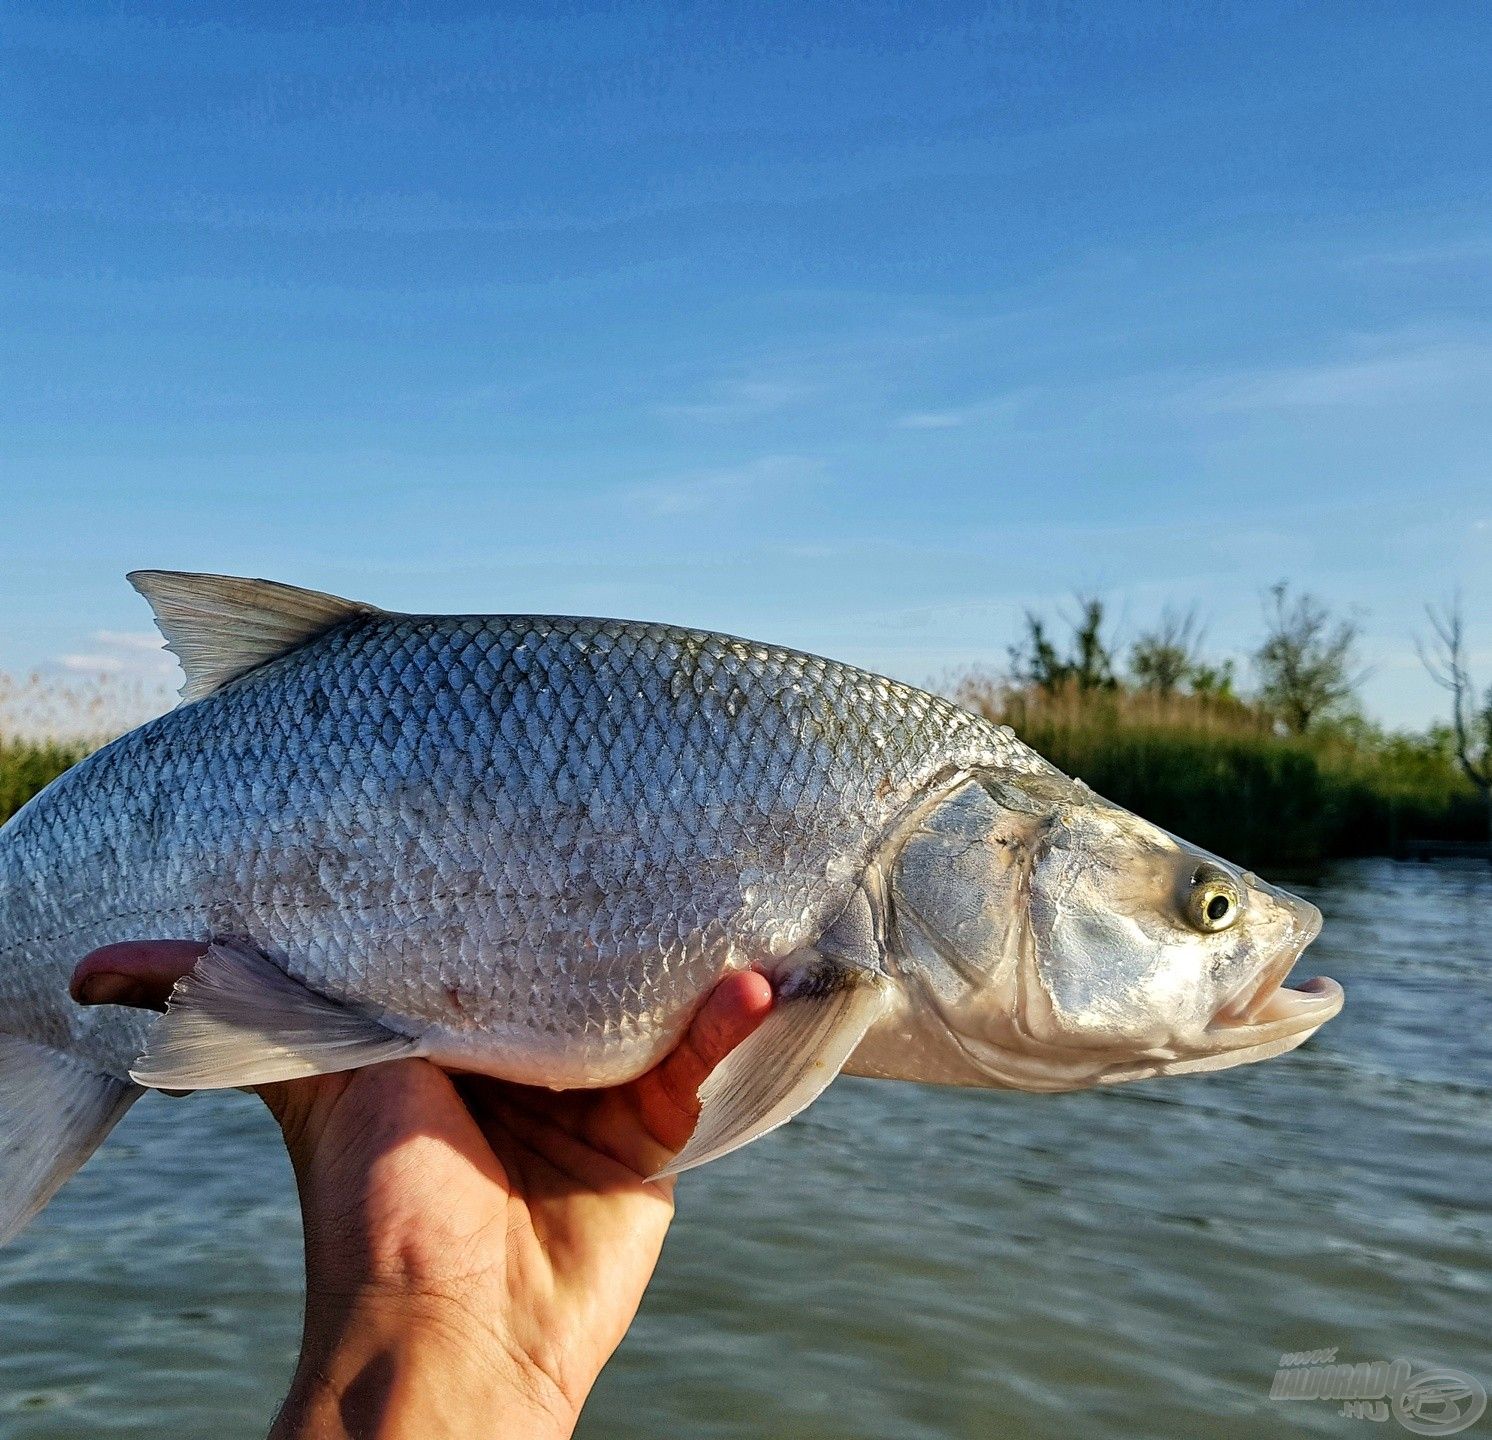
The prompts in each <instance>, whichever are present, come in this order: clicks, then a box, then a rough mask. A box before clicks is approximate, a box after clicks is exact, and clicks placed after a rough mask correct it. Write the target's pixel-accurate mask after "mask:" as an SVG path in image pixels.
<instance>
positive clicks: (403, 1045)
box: [130, 944, 421, 1090]
mask: <svg viewBox="0 0 1492 1440" xmlns="http://www.w3.org/2000/svg"><path fill="white" fill-rule="evenodd" d="M420 1053H421V1046H420V1042H419V1041H418V1040H413V1039H411V1038H410V1037H409V1036H407V1035H398V1034H395V1033H394V1032H393V1031H392V1030H390V1029H388V1028H387V1027H386V1026H384V1025H381V1024H379V1022H378V1021H377V1020H372V1019H369V1018H368V1017H367V1016H365V1015H359V1014H357V1013H355V1012H354V1011H352V1010H349V1009H348V1008H347V1007H346V1006H344V1005H341V1004H339V1003H338V1002H337V1001H335V1000H329V999H327V998H326V996H324V995H318V994H317V993H316V992H315V991H314V990H311V989H309V988H307V987H306V986H305V985H302V984H301V983H300V981H299V980H294V979H292V978H291V977H290V976H289V975H287V974H285V972H284V971H283V970H281V969H280V967H279V966H278V965H276V964H274V963H273V962H272V961H271V960H268V959H266V958H265V957H264V956H263V955H261V954H259V953H258V952H257V951H255V950H250V949H248V948H246V947H242V946H237V945H221V944H219V945H214V946H212V948H211V949H209V950H208V952H207V954H205V955H204V956H203V957H202V958H201V959H200V960H199V961H198V962H197V964H196V965H195V966H194V967H193V969H192V971H191V973H190V974H189V975H185V976H183V977H182V979H180V980H178V981H177V982H176V988H175V989H174V990H173V991H172V992H171V999H170V1001H169V1003H168V1005H167V1007H166V1013H165V1014H164V1015H163V1016H162V1017H161V1018H160V1019H159V1020H158V1021H157V1022H156V1024H155V1028H154V1029H153V1030H152V1031H151V1035H150V1040H149V1042H148V1044H147V1046H146V1050H145V1053H144V1054H143V1055H142V1056H140V1058H139V1059H138V1060H136V1061H135V1064H134V1068H133V1069H132V1070H131V1071H130V1076H131V1078H132V1079H133V1080H135V1081H136V1082H137V1083H139V1084H141V1085H149V1086H152V1087H154V1088H156V1089H160V1090H226V1089H233V1088H235V1087H239V1086H248V1085H267V1084H270V1083H271V1082H273V1081H276V1080H299V1079H303V1078H304V1077H305V1076H307V1075H330V1074H334V1073H335V1072H337V1071H340V1070H358V1069H361V1068H362V1067H363V1066H364V1065H376V1064H379V1063H380V1062H382V1061H385V1060H399V1059H404V1058H407V1057H409V1056H412V1055H418V1054H420Z"/></svg>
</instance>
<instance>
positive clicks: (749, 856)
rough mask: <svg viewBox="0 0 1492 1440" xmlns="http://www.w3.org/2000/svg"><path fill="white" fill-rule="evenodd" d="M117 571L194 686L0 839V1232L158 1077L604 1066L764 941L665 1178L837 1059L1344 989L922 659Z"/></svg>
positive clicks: (1231, 886)
mask: <svg viewBox="0 0 1492 1440" xmlns="http://www.w3.org/2000/svg"><path fill="white" fill-rule="evenodd" d="M130 578H131V580H132V582H133V583H134V584H135V586H136V588H137V589H139V590H140V591H141V592H142V593H143V594H144V595H145V597H146V598H147V599H148V600H149V601H150V603H151V605H152V606H153V608H154V610H155V614H156V618H157V621H158V623H159V625H160V627H161V629H162V631H163V633H164V634H165V636H166V639H167V642H168V644H169V645H170V647H171V648H172V650H173V651H174V652H175V653H176V654H177V656H178V657H179V658H180V660H181V662H182V665H183V668H184V670H185V672H186V676H187V684H186V686H185V688H184V690H183V696H184V700H185V703H183V704H182V705H181V706H179V707H178V708H177V709H176V710H175V711H173V712H172V713H171V714H169V715H166V716H163V717H162V718H160V719H158V720H155V721H152V722H151V723H149V724H147V725H144V726H142V727H140V728H139V729H137V730H134V731H132V732H131V733H130V734H128V735H125V736H124V737H123V738H121V739H119V740H117V741H115V742H114V743H113V744H112V745H109V746H107V747H106V748H104V749H103V750H100V751H99V752H97V753H96V754H94V755H93V756H91V757H90V758H89V759H87V760H85V761H83V762H82V763H81V764H80V765H78V766H77V767H76V768H74V769H73V770H72V771H70V772H68V773H67V774H66V775H64V776H62V777H61V778H60V779H59V780H57V781H56V782H55V783H54V784H53V785H51V786H50V787H49V788H48V789H47V790H45V791H44V792H42V794H40V795H38V796H37V797H36V798H35V799H34V800H32V801H31V803H30V804H29V805H27V806H26V807H25V808H24V809H22V810H21V811H20V812H19V813H18V814H17V815H16V816H15V817H14V818H13V819H12V820H11V821H10V823H9V824H8V825H6V826H5V827H4V829H3V830H0V1239H3V1238H6V1237H8V1235H10V1234H13V1233H14V1232H15V1231H16V1230H17V1229H19V1228H20V1226H21V1225H23V1224H24V1223H25V1221H26V1220H27V1219H29V1218H30V1216H31V1215H32V1214H34V1213H35V1211H36V1210H37V1209H39V1208H40V1206H41V1205H42V1204H44V1203H45V1201H46V1200H47V1199H48V1198H49V1197H50V1195H51V1194H52V1193H53V1192H54V1191H55V1189H56V1188H57V1187H58V1186H59V1185H60V1184H61V1183H62V1182H63V1181H64V1180H65V1179H66V1178H67V1176H68V1175H70V1174H71V1173H72V1172H73V1171H74V1170H75V1169H76V1168H77V1167H78V1166H79V1165H80V1164H82V1162H83V1161H84V1160H85V1159H86V1158H87V1156H88V1155H89V1154H90V1153H91V1152H92V1151H93V1149H94V1148H95V1147H96V1146H97V1145H98V1143H99V1141H100V1140H101V1139H102V1138H103V1136H104V1135H105V1134H107V1133H108V1130H109V1129H110V1127H111V1126H112V1125H113V1124H114V1123H115V1121H116V1120H118V1118H119V1117H120V1116H121V1115H122V1114H123V1113H124V1111H125V1110H126V1109H127V1108H128V1107H129V1105H130V1104H131V1103H132V1102H133V1101H134V1100H135V1099H136V1098H137V1097H138V1096H139V1095H140V1094H141V1093H143V1088H144V1087H148V1086H156V1087H160V1088H172V1089H199V1088H213V1087H225V1086H238V1085H250V1084H258V1083H263V1082H266V1081H270V1080H275V1079H286V1078H292V1077H295V1076H303V1075H309V1074H316V1073H325V1072H330V1071H335V1070H346V1069H351V1068H356V1067H358V1066H361V1065H367V1064H372V1063H376V1062H378V1061H380V1060H384V1059H389V1058H393V1057H396V1056H405V1055H421V1056H426V1057H429V1058H430V1059H432V1060H434V1061H436V1062H437V1063H439V1064H442V1065H445V1066H447V1067H449V1068H452V1069H463V1070H470V1071H477V1072H482V1073H486V1074H491V1075H494V1076H499V1077H504V1078H509V1079H513V1080H519V1081H524V1082H528V1083H537V1084H544V1085H550V1086H555V1087H558V1088H569V1087H583V1086H602V1085H611V1084H616V1083H619V1082H622V1081H625V1080H627V1079H630V1078H632V1077H634V1076H636V1075H638V1074H640V1073H642V1072H643V1071H644V1070H646V1069H647V1068H648V1067H649V1066H651V1065H653V1064H654V1063H655V1062H656V1061H657V1060H658V1059H659V1058H660V1057H661V1056H662V1055H664V1054H665V1053H666V1052H667V1051H668V1050H669V1049H670V1048H671V1047H672V1046H673V1045H674V1044H675V1043H676V1042H677V1040H678V1039H679V1037H680V1035H681V1034H682V1032H683V1030H684V1029H685V1027H686V1026H687V1025H688V1023H689V1020H690V1018H691V1017H692V1016H693V1014H694V1012H695V1011H696V1010H697V1008H698V1007H699V1005H700V1004H701V1003H702V1001H703V999H704V997H705V996H706V995H707V994H708V992H709V991H710V989H711V988H712V987H713V986H714V984H715V983H716V982H717V981H718V980H719V979H720V978H721V977H722V976H723V975H725V974H727V973H729V972H731V971H733V970H738V969H742V968H745V967H755V968H757V969H759V970H761V971H762V972H763V973H765V974H766V975H767V976H768V977H769V978H770V979H771V981H772V983H773V986H774V989H775V991H776V995H777V1002H778V1003H777V1004H776V1005H775V1006H774V1009H773V1011H772V1012H771V1014H770V1015H769V1017H768V1019H767V1020H766V1022H765V1023H764V1024H763V1025H762V1026H761V1028H760V1029H759V1030H757V1031H756V1033H755V1034H754V1035H753V1036H752V1037H751V1039H749V1040H748V1041H747V1042H746V1043H745V1044H744V1045H742V1046H741V1047H739V1048H738V1049H737V1050H736V1051H735V1052H734V1053H733V1054H732V1056H731V1057H730V1058H729V1059H728V1060H727V1061H726V1062H725V1064H724V1065H722V1066H721V1067H720V1068H719V1069H718V1070H717V1071H716V1072H715V1074H714V1075H713V1076H712V1077H711V1078H710V1080H709V1081H708V1082H707V1083H706V1085H705V1087H704V1089H703V1091H702V1092H701V1099H702V1103H703V1110H702V1114H701V1118H700V1122H699V1125H698V1127H697V1129H696V1132H695V1134H694V1137H693V1138H692V1139H691V1140H690V1142H689V1144H688V1146H687V1147H686V1149H685V1150H684V1151H683V1152H682V1153H681V1154H680V1155H679V1156H678V1157H677V1159H676V1160H675V1161H674V1162H673V1164H672V1165H671V1166H670V1167H669V1171H670V1172H672V1171H676V1170H682V1169H687V1168H689V1167H690V1166H692V1165H696V1164H700V1163H703V1162H704V1161H706V1160H710V1159H713V1158H715V1157H716V1156H718V1155H721V1154H724V1153H726V1152H727V1151H729V1150H733V1149H735V1148H736V1147H737V1146H739V1145H742V1144H745V1143H747V1142H748V1141H750V1140H753V1139H755V1138H757V1137H758V1136H759V1135H762V1134H764V1133H766V1132H767V1131H768V1130H770V1129H772V1128H774V1127H775V1126H777V1125H779V1124H781V1123H782V1122H783V1121H785V1120H787V1119H788V1118H790V1117H791V1116H792V1115H794V1114H796V1113H797V1112H798V1111H799V1110H801V1109H802V1108H803V1107H804V1106H805V1105H807V1104H809V1103H810V1102H811V1101H812V1100H813V1099H814V1098H815V1097H816V1096H817V1095H818V1094H819V1093H820V1092H821V1091H822V1090H823V1089H824V1087H825V1086H826V1085H827V1084H828V1083H829V1082H830V1081H831V1080H832V1079H833V1078H834V1076H835V1075H836V1074H838V1073H839V1072H840V1070H841V1069H843V1070H845V1071H847V1072H848V1073H851V1074H861V1075H873V1076H882V1077H888V1078H898V1079H907V1080H927V1081H936V1082H942V1083H949V1084H960V1085H980V1086H997V1087H1008V1088H1016V1089H1025V1090H1065V1089H1073V1088H1079V1087H1083V1086H1089V1085H1095V1084H1107V1083H1112V1082H1116V1081H1121V1080H1130V1079H1136V1078H1139V1077H1142V1076H1147V1075H1157V1074H1177V1073H1184V1072H1188V1071H1198V1070H1213V1069H1221V1068H1223V1067H1225V1066H1228V1065H1234V1064H1239V1063H1242V1062H1244V1061H1248V1060H1255V1059H1262V1058H1264V1057H1266V1056H1269V1055H1274V1054H1278V1053H1280V1052H1282V1051H1284V1050H1288V1049H1290V1048H1292V1047H1294V1046H1296V1045H1298V1044H1300V1043H1301V1042H1302V1041H1303V1040H1304V1039H1305V1038H1306V1037H1307V1036H1308V1035H1310V1034H1311V1033H1313V1032H1314V1031H1315V1030H1316V1029H1317V1028H1318V1027H1319V1026H1320V1025H1321V1024H1323V1023H1324V1022H1325V1021H1326V1020H1328V1019H1330V1018H1331V1017H1332V1016H1333V1015H1334V1014H1336V1012H1337V1010H1338V1009H1339V1008H1340V1007H1341V1003H1342V992H1341V989H1340V987H1339V986H1337V985H1336V984H1335V982H1332V981H1327V980H1320V981H1313V982H1311V983H1310V984H1309V985H1307V986H1306V987H1304V988H1303V989H1299V990H1292V989H1287V988H1284V985H1283V982H1284V979H1285V976H1286V975H1287V974H1288V972H1289V970H1290V968H1291V967H1292V966H1293V964H1294V963H1295V960H1296V958H1297V957H1298V956H1299V954H1300V952H1301V950H1303V949H1304V947H1305V946H1306V945H1307V944H1308V943H1309V942H1310V940H1311V939H1312V938H1314V936H1315V934H1316V932H1317V930H1318V928H1319V925H1320V916H1319V914H1318V913H1317V911H1316V910H1315V908H1314V907H1313V906H1311V905H1309V904H1307V903H1306V902H1305V901H1303V900H1300V899H1297V898H1296V897H1294V896H1291V895H1288V894H1286V893H1285V892H1283V891H1281V890H1277V889H1275V888H1273V887H1272V886H1269V885H1267V884H1265V883H1264V882H1262V881H1261V880H1259V879H1258V878H1257V877H1256V876H1254V875H1251V874H1247V873H1244V872H1242V871H1240V870H1239V869H1238V868H1237V867H1235V866H1232V865H1230V864H1228V863H1226V862H1224V861H1222V860H1219V859H1218V858H1217V857H1215V856H1212V855H1209V854H1206V853H1205V852H1203V851H1200V850H1197V849H1195V848H1194V847H1191V846H1189V845H1187V844H1185V843H1184V842H1182V841H1180V840H1177V839H1175V838H1174V837H1172V836H1170V835H1168V834H1166V833H1165V832H1163V831H1161V830H1159V829H1157V828H1156V827H1155V826H1153V825H1150V824H1148V823H1147V822H1146V821H1144V820H1141V819H1139V818H1138V817H1137V816H1134V815H1132V814H1130V813H1128V812H1127V811H1125V810H1122V809H1120V808H1119V807H1117V806H1114V805H1112V804H1110V803H1108V802H1107V801H1104V800H1102V799H1101V798H1099V797H1098V796H1096V795H1094V794H1093V793H1092V792H1091V791H1089V790H1088V789H1087V787H1086V786H1084V785H1083V784H1082V783H1081V782H1078V781H1074V780H1070V779H1068V778H1067V777H1066V776H1064V775H1062V774H1061V773H1060V772H1059V771H1057V770H1056V769H1055V768H1054V767H1053V766H1051V765H1049V764H1048V763H1047V762H1046V761H1045V760H1043V759H1042V758H1041V757H1040V756H1038V755H1036V754H1035V753H1034V752H1033V751H1032V750H1030V749H1028V748H1027V747H1026V746H1024V745H1023V744H1021V743H1020V742H1019V741H1018V740H1017V739H1016V738H1015V737H1014V735H1013V734H1012V733H1011V732H1010V731H1009V730H1008V729H1006V728H1004V727H996V726H994V725H991V724H989V723H987V722H986V721H984V720H983V719H981V718H979V717H977V716H975V715H972V714H969V713H968V712H967V711H964V710H962V709H959V708H958V707H956V706H954V705H951V704H950V703H948V702H947V701H945V700H942V699H940V698H938V697H936V696H934V695H930V694H928V693H926V692H924V691H921V690H918V689H915V688H913V687H910V686H907V685H901V684H898V683H896V682H894V681H891V680H887V679H883V678H881V677H879V676H876V675H872V674H868V673H866V672H865V671H862V670H857V669H854V668H852V667H850V666H847V665H840V664H837V663H835V662H833V661H830V660H824V659H819V658H817V657H815V656H811V655H804V654H800V653H798V652H795V651H792V650H787V649H783V648H781V647H778V646H772V645H762V644H757V643H754V642H751V641H746V640H739V639H734V638H731V637H729V636H724V635H714V634H706V633H703V632H700V631H697V630H686V629H679V628H675V627H672V626H667V625H651V624H639V623H634V622H630V621H619V620H594V619H574V618H562V617H551V616H531V615H507V616H435V615H400V614H391V613H388V612H385V611H382V610H379V609H376V608H374V607H372V606H369V605H361V604H355V603H353V602H350V601H346V600H341V599H338V598H336V597H333V596H328V595H322V594H319V593H316V592H312V591H305V590H298V589H295V588H292V587H290V586H284V585H276V584H272V583H270V582H267V581H253V580H238V579H231V578H226V577H217V576H200V575H182V574H174V573H167V572H159V571H145V572H137V573H136V574H134V575H132V576H131V577H130ZM160 936H170V937H179V938H184V939H196V940H199V941H202V942H204V943H205V942H214V945H213V948H212V950H211V951H210V952H209V953H208V955H207V956H206V957H205V958H204V960H203V961H202V962H200V963H199V965H198V967H197V969H196V970H195V971H194V973H193V975H192V976H191V977H189V978H188V979H187V980H185V981H183V982H182V983H181V984H180V985H179V986H178V987H177V991H176V994H175V995H174V996H173V1000H172V1005H171V1008H170V1011H169V1013H168V1014H167V1015H166V1016H164V1017H161V1018H159V1019H156V1018H155V1017H151V1016H146V1015H141V1014H139V1013H137V1012H134V1011H129V1010H124V1009H120V1008H117V1007H99V1008H95V1009H84V1008H81V1007H79V1006H77V1005H75V1004H74V1003H73V1002H72V1001H71V1000H70V999H69V997H68V978H69V974H70V972H71V970H72V968H73V966H74V964H75V963H76V962H77V960H78V959H79V958H80V957H81V956H82V955H83V954H85V953H86V952H87V951H89V950H91V949H93V948H95V947H97V946H99V945H102V944H105V943H109V942H114V941H121V940H130V939H140V938H147V937H160Z"/></svg>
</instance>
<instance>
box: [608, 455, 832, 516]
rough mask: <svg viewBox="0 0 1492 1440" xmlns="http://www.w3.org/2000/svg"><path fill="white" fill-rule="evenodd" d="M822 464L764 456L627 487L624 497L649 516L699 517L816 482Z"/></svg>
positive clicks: (792, 456) (794, 457) (784, 457)
mask: <svg viewBox="0 0 1492 1440" xmlns="http://www.w3.org/2000/svg"><path fill="white" fill-rule="evenodd" d="M823 470H824V467H823V464H822V462H821V461H818V460H813V459H810V458H808V457H806V456H802V455H764V456H762V457H761V459H759V460H752V461H749V462H747V463H746V464H744V465H732V466H725V467H723V468H720V469H714V470H691V471H688V472H686V473H685V474H682V475H674V476H670V477H668V478H665V479H659V480H648V481H644V482H643V483H641V484H638V485H630V486H628V487H627V488H626V489H625V490H624V492H623V496H624V498H625V499H626V500H628V501H629V502H631V503H632V504H635V505H638V506H640V507H641V508H642V509H643V510H645V511H647V512H648V513H649V514H651V515H656V516H660V517H667V516H681V515H698V514H704V513H706V512H708V511H712V510H717V509H721V508H723V507H727V506H738V505H740V504H742V503H743V502H745V501H747V500H753V499H758V498H760V497H762V496H764V495H767V494H769V493H773V492H775V491H778V490H781V489H782V488H784V487H787V486H794V485H803V484H810V483H817V482H818V481H819V480H821V479H822V477H823Z"/></svg>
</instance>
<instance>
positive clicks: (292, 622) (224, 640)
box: [129, 570, 383, 700]
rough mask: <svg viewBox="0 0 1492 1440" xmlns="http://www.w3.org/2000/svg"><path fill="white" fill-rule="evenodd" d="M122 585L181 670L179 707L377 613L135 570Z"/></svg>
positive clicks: (267, 583) (295, 593) (275, 590)
mask: <svg viewBox="0 0 1492 1440" xmlns="http://www.w3.org/2000/svg"><path fill="white" fill-rule="evenodd" d="M129 582H130V584H131V585H133V586H134V587H135V589H136V590H138V591H139V592H140V593H141V594H142V595H143V596H144V597H145V598H146V600H148V601H149V602H150V608H151V609H152V610H154V611H155V623H156V624H157V625H158V626H159V627H160V631H161V634H162V635H164V636H165V637H166V648H167V649H168V650H170V651H171V652H172V653H173V654H174V655H175V656H176V658H177V659H178V660H180V661H181V668H182V669H183V670H184V671H186V684H185V685H183V686H182V687H181V698H182V699H183V700H200V699H201V698H202V697H203V696H204V695H211V694H212V693H213V691H215V690H220V689H222V687H223V686H224V685H226V684H227V683H228V682H229V681H230V680H236V679H237V678H238V677H239V676H240V675H246V674H248V672H249V671H250V670H256V669H258V668H259V666H261V665H265V664H268V663H269V661H271V660H274V659H277V658H278V657H279V656H281V655H285V654H288V653H289V652H290V651H291V650H295V649H297V648H298V647H300V646H301V645H304V644H306V643H307V642H308V641H310V640H314V639H315V638H316V637H317V636H318V635H322V634H325V633H326V631H328V630H330V629H331V628H332V626H333V625H338V624H340V623H341V622H342V621H344V620H348V619H351V618H352V616H354V615H379V614H382V613H383V612H382V611H380V610H379V609H378V608H377V607H376V606H373V605H359V604H358V603H357V602H355V601H352V600H343V599H340V598H339V597H338V596H336V595H323V594H322V593H321V592H320V591H319V590H300V589H297V588H296V587H295V586H294V585H279V584H276V582H275V581H273V580H240V579H238V578H237V577H235V576H232V575H192V574H188V573H185V572H182V571H176V570H135V571H132V572H131V574H130V576H129Z"/></svg>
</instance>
